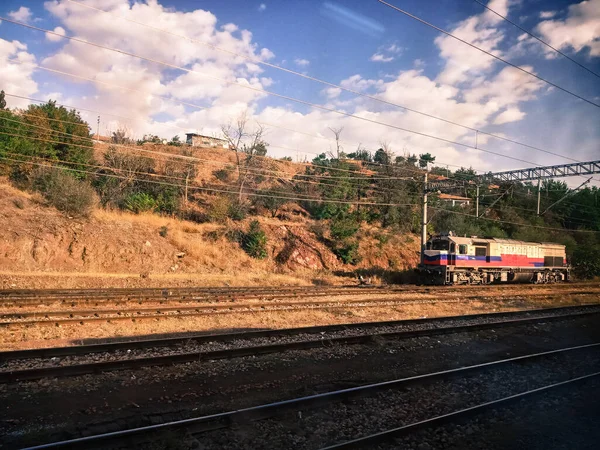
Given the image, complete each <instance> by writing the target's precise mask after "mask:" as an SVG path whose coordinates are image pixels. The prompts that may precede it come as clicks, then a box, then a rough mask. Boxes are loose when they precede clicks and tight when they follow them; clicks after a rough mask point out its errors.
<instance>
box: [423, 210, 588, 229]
mask: <svg viewBox="0 0 600 450" xmlns="http://www.w3.org/2000/svg"><path fill="white" fill-rule="evenodd" d="M429 208H432V209H435V210H437V211H443V212H446V213H449V214H457V215H460V216H468V217H471V218H472V219H476V220H486V221H488V222H495V223H504V224H507V225H518V226H520V227H527V228H538V229H542V230H552V231H562V232H563V233H564V232H565V231H576V232H578V233H600V231H596V230H580V229H577V230H573V229H568V228H556V227H546V226H542V225H530V224H524V223H519V222H511V221H508V220H500V219H491V218H489V217H477V218H475V217H473V215H472V214H468V213H464V212H461V211H454V210H451V209H447V208H438V207H436V206H429Z"/></svg>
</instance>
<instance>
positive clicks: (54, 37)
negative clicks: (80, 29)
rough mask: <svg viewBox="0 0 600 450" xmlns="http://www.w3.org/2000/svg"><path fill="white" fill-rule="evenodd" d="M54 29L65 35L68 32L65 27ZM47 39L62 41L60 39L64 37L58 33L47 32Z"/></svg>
mask: <svg viewBox="0 0 600 450" xmlns="http://www.w3.org/2000/svg"><path fill="white" fill-rule="evenodd" d="M53 31H54V32H55V33H58V34H64V35H66V34H67V32H66V30H65V29H64V28H63V27H56V28H55V29H54V30H53ZM46 39H48V40H49V41H50V42H60V41H63V40H64V38H61V37H60V36H57V35H56V34H50V33H46Z"/></svg>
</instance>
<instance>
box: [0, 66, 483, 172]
mask: <svg viewBox="0 0 600 450" xmlns="http://www.w3.org/2000/svg"><path fill="white" fill-rule="evenodd" d="M9 61H11V62H16V63H20V62H19V61H13V60H9ZM36 67H39V68H40V69H42V70H49V71H51V72H57V73H60V74H61V75H66V76H71V77H74V78H78V79H83V80H86V81H90V82H93V83H94V82H96V80H95V79H93V78H85V77H81V76H79V75H74V74H71V73H69V72H62V71H56V70H54V69H47V68H45V67H43V66H36ZM102 84H105V85H108V86H111V87H115V88H121V87H122V86H120V85H117V84H114V83H106V82H102ZM140 93H143V94H144V95H153V94H152V93H150V92H147V91H140ZM6 96H7V97H15V98H19V99H24V100H29V101H32V102H37V103H46V102H48V101H50V100H40V99H35V98H30V97H24V96H21V95H15V94H10V93H6ZM167 100H169V101H171V102H173V103H180V102H179V100H178V99H174V98H170V99H167ZM56 104H57V105H59V106H64V107H66V108H72V109H78V110H82V111H88V112H92V113H95V114H99V115H107V116H113V117H117V118H119V119H123V120H129V121H132V122H135V121H136V120H137V119H133V118H131V117H123V116H117V115H114V114H111V113H106V112H103V111H98V110H94V109H86V108H80V107H77V106H72V105H65V104H61V103H56ZM196 107H197V108H199V109H204V108H203V107H201V106H196ZM257 123H258V124H259V125H265V126H268V127H274V128H280V129H283V130H287V131H290V132H292V133H298V134H303V135H305V136H309V137H313V138H316V139H323V140H326V141H329V142H332V143H334V142H335V141H334V140H333V139H332V138H328V137H325V136H320V135H316V134H310V133H306V132H304V131H299V130H295V129H293V128H288V127H283V126H281V125H277V124H274V123H270V122H265V121H263V120H257ZM161 125H163V126H167V127H169V128H173V129H179V130H182V131H184V132H187V131H189V129H188V128H184V127H180V126H178V125H175V124H161ZM340 143H343V144H352V143H349V142H348V141H340ZM359 145H360V144H359ZM269 146H270V147H273V148H280V149H284V150H290V151H294V152H296V151H298V149H295V148H290V147H284V146H281V145H274V144H272V143H269ZM365 150H367V151H369V149H367V148H365ZM301 151H302V153H308V154H311V155H317V156H319V155H321V154H324V153H326V152H325V151H321V152H311V151H310V150H301ZM370 152H371V153H374V152H373V150H372V149H371V150H370ZM268 158H269V159H272V158H270V157H268ZM419 161H424V160H423V159H421V158H418V159H417V162H419ZM362 162H363V163H364V164H369V165H372V166H377V167H393V168H398V166H397V165H393V164H382V163H376V162H369V161H362ZM296 164H301V165H305V166H311V167H328V166H321V165H319V164H316V163H306V162H296ZM435 164H438V165H441V166H446V167H457V168H464V166H461V165H458V164H451V163H448V162H444V161H435ZM328 168H329V169H330V170H334V171H343V172H348V170H345V169H338V168H333V167H328ZM402 169H403V170H407V171H412V172H415V173H418V174H420V175H421V176H422V175H423V170H422V169H416V168H414V169H413V168H410V167H402ZM473 170H475V169H474V168H473ZM476 171H477V172H481V173H482V174H483V173H485V172H486V171H484V170H481V169H477V170H476ZM350 172H352V171H350ZM450 178H451V177H450Z"/></svg>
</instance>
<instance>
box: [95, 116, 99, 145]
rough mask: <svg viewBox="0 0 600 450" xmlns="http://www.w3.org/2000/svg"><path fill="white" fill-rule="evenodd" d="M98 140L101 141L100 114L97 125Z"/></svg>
mask: <svg viewBox="0 0 600 450" xmlns="http://www.w3.org/2000/svg"><path fill="white" fill-rule="evenodd" d="M96 140H97V141H100V116H98V125H97V127H96Z"/></svg>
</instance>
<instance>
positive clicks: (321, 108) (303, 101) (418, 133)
mask: <svg viewBox="0 0 600 450" xmlns="http://www.w3.org/2000/svg"><path fill="white" fill-rule="evenodd" d="M379 1H381V0H379ZM0 20H3V21H6V22H8V23H12V24H15V25H19V26H23V27H26V28H30V29H33V30H37V31H42V32H44V33H49V34H51V35H55V36H59V37H61V38H64V39H68V40H72V41H74V42H79V43H82V44H87V45H90V46H93V47H97V48H100V49H104V50H108V51H113V52H116V53H119V54H122V55H126V56H131V57H133V58H137V59H140V60H143V61H147V62H151V63H154V64H159V65H164V66H165V67H170V68H172V69H177V70H181V71H184V72H187V73H194V74H198V75H201V76H204V77H206V78H210V79H213V80H217V81H221V82H223V83H225V84H227V85H236V86H239V87H241V88H244V89H249V90H252V91H255V92H261V93H264V94H267V95H272V96H274V97H277V98H281V99H283V100H288V101H292V102H295V103H299V104H302V105H305V106H310V107H312V108H315V109H319V110H321V111H326V112H331V113H335V114H339V115H341V116H345V117H350V118H354V119H357V120H361V121H365V122H368V123H372V124H376V125H380V126H383V127H388V128H392V129H396V130H399V131H403V132H406V133H411V134H415V135H417V136H422V137H427V138H429V139H433V140H437V141H440V142H444V143H447V144H452V145H458V146H461V147H465V148H470V149H473V150H477V151H480V152H484V153H489V154H492V155H495V156H499V157H502V158H507V159H512V160H515V161H519V162H523V163H526V164H530V165H535V166H539V164H535V163H533V162H531V161H527V160H524V159H520V158H515V157H512V156H509V155H505V154H502V153H498V152H494V151H491V150H487V149H484V148H481V147H479V146H473V145H470V144H467V143H464V142H458V141H454V140H452V139H446V138H443V137H440V136H435V135H432V134H429V133H424V132H421V131H416V130H411V129H408V128H404V127H400V126H397V125H393V124H389V123H385V122H380V121H377V120H374V119H370V118H368V117H363V116H359V115H356V114H352V113H348V112H345V111H342V110H337V109H335V108H329V107H326V106H323V105H318V104H316V103H312V102H309V101H306V100H301V99H297V98H294V97H290V96H287V95H284V94H279V93H276V92H272V91H268V90H266V89H261V88H256V87H253V86H249V85H246V84H243V83H240V82H239V81H229V80H225V79H222V78H220V77H216V76H212V75H207V74H205V73H202V72H199V71H196V70H192V69H187V68H185V67H181V66H177V65H175V64H171V63H167V62H164V61H158V60H155V59H152V58H148V57H145V56H140V55H136V54H135V53H131V52H127V51H124V50H120V49H116V48H112V47H108V46H104V45H101V44H97V43H94V42H90V41H87V40H85V39H80V38H76V37H73V36H67V35H65V34H61V33H57V32H54V31H51V30H46V29H43V28H39V27H35V26H33V25H30V24H26V23H23V22H19V21H16V20H11V19H6V18H5V17H2V16H0ZM51 70H52V71H55V70H54V69H51ZM56 72H58V71H56ZM598 106H600V105H598Z"/></svg>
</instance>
